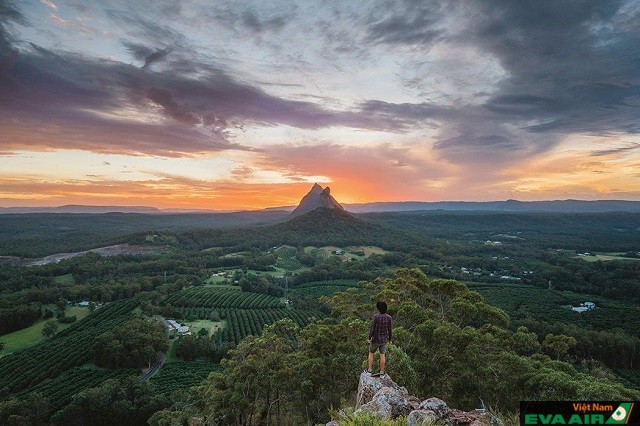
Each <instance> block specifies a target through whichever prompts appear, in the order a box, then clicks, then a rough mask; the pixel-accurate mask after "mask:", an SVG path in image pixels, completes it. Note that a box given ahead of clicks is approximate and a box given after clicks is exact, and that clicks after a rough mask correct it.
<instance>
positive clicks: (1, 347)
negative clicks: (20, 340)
mask: <svg viewBox="0 0 640 426" xmlns="http://www.w3.org/2000/svg"><path fill="white" fill-rule="evenodd" d="M5 344H6V343H4V342H0V351H1V350H3V349H4V346H5Z"/></svg>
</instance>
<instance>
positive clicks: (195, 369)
mask: <svg viewBox="0 0 640 426" xmlns="http://www.w3.org/2000/svg"><path fill="white" fill-rule="evenodd" d="M221 370H222V367H220V364H214V363H212V362H211V361H206V360H197V361H180V360H176V361H171V362H168V363H166V364H164V365H163V366H162V369H161V370H160V372H159V373H158V374H157V375H156V376H154V377H153V378H151V380H150V381H149V383H151V385H152V386H153V387H154V388H155V390H156V391H157V392H158V393H160V394H163V395H169V394H171V392H173V391H175V390H180V389H188V388H190V387H193V386H196V385H199V384H200V383H201V382H202V381H203V380H204V379H206V378H207V376H209V373H211V372H212V371H221Z"/></svg>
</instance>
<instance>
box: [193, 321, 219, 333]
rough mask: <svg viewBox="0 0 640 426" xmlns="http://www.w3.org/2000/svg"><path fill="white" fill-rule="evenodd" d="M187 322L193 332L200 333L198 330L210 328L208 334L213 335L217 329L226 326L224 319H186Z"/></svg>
mask: <svg viewBox="0 0 640 426" xmlns="http://www.w3.org/2000/svg"><path fill="white" fill-rule="evenodd" d="M185 324H186V325H187V326H189V330H191V332H192V333H193V334H198V331H200V329H202V328H206V329H207V330H209V334H208V336H211V335H212V334H213V333H215V332H216V331H218V330H220V329H222V328H224V321H210V320H197V321H185Z"/></svg>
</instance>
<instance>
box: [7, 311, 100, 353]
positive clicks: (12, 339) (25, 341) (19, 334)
mask: <svg viewBox="0 0 640 426" xmlns="http://www.w3.org/2000/svg"><path fill="white" fill-rule="evenodd" d="M65 314H66V315H67V316H70V317H72V316H74V315H75V316H76V317H77V318H78V319H77V321H80V320H81V319H82V318H84V317H86V316H87V315H89V308H80V307H78V306H72V307H70V308H67V310H66V312H65ZM47 321H48V320H44V319H41V320H38V321H37V322H36V323H35V324H33V325H32V326H30V327H27V328H23V329H22V330H17V331H14V332H13V333H9V334H5V335H4V336H0V342H4V344H5V346H4V349H3V350H2V351H0V356H6V355H9V354H12V353H14V352H17V351H20V350H22V349H26V348H29V347H31V346H33V345H35V344H37V343H40V342H41V341H43V340H44V336H43V335H42V328H43V327H44V324H45V323H46V322H47ZM70 325H71V324H59V327H58V331H62V330H64V329H65V328H67V327H69V326H70Z"/></svg>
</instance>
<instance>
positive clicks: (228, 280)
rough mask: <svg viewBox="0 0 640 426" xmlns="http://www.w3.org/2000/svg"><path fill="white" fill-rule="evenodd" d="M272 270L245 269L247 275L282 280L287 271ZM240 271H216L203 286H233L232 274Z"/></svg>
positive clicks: (236, 269) (275, 267)
mask: <svg viewBox="0 0 640 426" xmlns="http://www.w3.org/2000/svg"><path fill="white" fill-rule="evenodd" d="M273 268H274V269H275V271H257V270H255V269H247V273H248V274H255V275H265V276H270V277H275V278H283V277H284V274H285V273H286V272H287V269H285V268H280V267H278V266H274V267H273ZM304 269H305V268H300V269H296V270H294V271H293V272H298V271H302V270H304ZM240 271H242V269H240V268H232V269H225V270H223V271H217V272H214V273H213V274H212V275H211V276H210V277H209V278H207V279H206V280H205V281H204V282H205V284H210V285H219V284H233V276H234V274H235V273H236V272H240ZM220 272H223V273H224V275H218V274H219V273H220Z"/></svg>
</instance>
